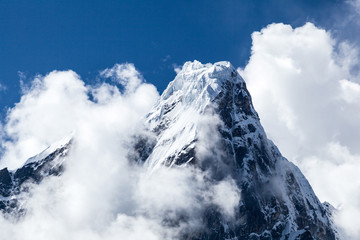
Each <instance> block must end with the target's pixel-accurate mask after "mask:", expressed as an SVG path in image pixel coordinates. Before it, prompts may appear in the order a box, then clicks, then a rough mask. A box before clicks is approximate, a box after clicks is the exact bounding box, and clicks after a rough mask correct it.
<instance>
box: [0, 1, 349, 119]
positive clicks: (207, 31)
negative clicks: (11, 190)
mask: <svg viewBox="0 0 360 240" xmlns="http://www.w3.org/2000/svg"><path fill="white" fill-rule="evenodd" d="M348 8H349V5H348V4H345V3H344V1H339V0H316V1H311V0H304V1H289V0H276V1H275V0H264V1H259V0H244V1H232V0H225V1H110V0H109V1H17V0H14V1H0V84H1V85H2V89H3V90H2V91H1V92H0V108H1V109H2V111H1V112H2V115H4V110H5V109H4V108H6V107H11V106H13V104H14V103H15V102H17V101H19V98H20V81H19V80H20V77H19V72H22V73H23V74H22V76H23V77H22V78H23V80H24V82H25V83H26V82H28V81H30V80H31V79H32V78H33V76H34V75H36V74H42V75H45V74H46V73H48V72H50V71H52V70H68V69H72V70H74V71H75V72H77V73H78V74H80V75H81V77H82V78H83V79H84V80H85V81H86V82H88V83H94V82H95V81H96V80H95V79H96V77H95V76H96V75H97V73H98V71H100V70H102V69H105V68H107V67H111V66H113V65H114V64H115V63H123V62H132V63H134V64H135V66H136V67H137V68H138V70H139V71H140V72H141V73H142V74H143V76H144V78H145V79H146V80H147V81H148V82H151V83H154V84H155V85H156V86H157V88H158V89H159V91H160V92H161V91H162V90H163V89H164V88H165V87H166V85H167V83H168V82H169V81H170V80H172V79H173V77H174V76H175V73H174V71H173V64H178V65H181V64H183V63H184V62H185V61H187V60H194V59H198V60H200V61H202V62H215V61H220V60H229V61H231V62H232V63H233V65H234V66H236V67H238V66H240V67H244V66H245V64H246V62H247V61H248V58H249V55H250V48H251V33H252V32H254V31H259V30H260V29H261V28H263V27H265V26H266V25H268V24H270V23H273V22H284V23H288V24H291V25H292V26H293V27H297V26H301V25H303V24H304V23H305V22H307V21H311V22H314V23H315V24H316V25H317V26H323V27H326V28H331V29H334V32H338V31H339V29H340V31H341V29H344V27H342V26H340V27H339V26H337V18H339V16H340V17H341V15H343V14H345V13H346V11H347V10H348ZM351 33H352V34H353V31H351ZM343 34H344V33H343V32H341V34H340V35H343ZM350 37H354V36H350Z"/></svg>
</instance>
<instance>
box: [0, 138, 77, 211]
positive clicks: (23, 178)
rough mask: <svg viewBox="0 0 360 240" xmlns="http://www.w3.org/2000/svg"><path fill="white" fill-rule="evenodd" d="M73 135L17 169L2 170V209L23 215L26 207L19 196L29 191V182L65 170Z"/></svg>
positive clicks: (0, 177)
mask: <svg viewBox="0 0 360 240" xmlns="http://www.w3.org/2000/svg"><path fill="white" fill-rule="evenodd" d="M71 140H72V137H71V136H70V137H65V138H63V139H62V140H61V141H59V142H57V143H54V144H53V145H51V146H49V147H48V148H46V149H45V150H44V151H42V152H41V153H39V154H38V155H36V156H34V157H31V158H29V159H28V160H27V161H26V162H25V164H24V165H23V166H22V167H21V168H18V169H16V170H11V171H9V170H8V169H7V168H4V169H2V170H0V210H1V211H3V212H4V213H7V214H15V215H21V214H24V213H25V209H23V208H22V206H21V199H19V198H18V197H17V196H18V195H19V194H20V193H21V192H26V191H28V188H27V184H28V183H37V184H40V183H41V181H42V180H43V179H44V178H45V177H48V176H58V175H60V174H61V173H62V172H63V171H64V166H63V161H64V160H65V156H66V155H67V153H68V151H69V148H70V145H71Z"/></svg>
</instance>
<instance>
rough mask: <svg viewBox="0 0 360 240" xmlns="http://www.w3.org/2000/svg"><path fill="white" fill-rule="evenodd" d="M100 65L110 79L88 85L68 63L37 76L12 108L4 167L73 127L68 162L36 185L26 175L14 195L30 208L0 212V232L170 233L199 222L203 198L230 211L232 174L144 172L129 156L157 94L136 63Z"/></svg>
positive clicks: (235, 195)
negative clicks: (24, 189) (25, 185)
mask: <svg viewBox="0 0 360 240" xmlns="http://www.w3.org/2000/svg"><path fill="white" fill-rule="evenodd" d="M100 75H101V77H104V78H111V79H112V80H113V81H114V83H115V85H112V84H108V83H102V84H100V85H97V86H88V85H86V84H85V83H84V82H83V81H82V80H81V78H80V77H79V76H78V75H77V74H76V73H75V72H73V71H62V72H60V71H54V72H51V73H49V74H48V75H46V76H37V77H36V78H35V79H34V80H33V82H32V84H31V86H30V87H28V88H26V89H24V90H23V91H24V93H23V96H22V98H21V101H20V102H19V103H17V104H16V105H15V107H14V108H13V109H11V110H10V111H9V112H8V116H7V121H6V123H5V125H4V126H3V128H2V138H1V139H2V146H3V155H2V159H1V166H2V167H4V166H7V167H9V168H10V169H15V168H17V167H20V166H21V165H22V164H23V163H24V162H25V161H26V159H27V158H29V157H31V156H33V155H35V154H37V153H39V152H41V151H42V150H43V149H44V148H46V147H47V146H48V145H50V144H52V143H54V142H56V141H57V140H59V139H61V138H63V137H64V136H66V135H69V134H70V133H71V132H74V131H75V133H74V137H73V138H74V139H73V144H72V147H71V149H70V152H69V154H68V156H67V158H66V162H65V164H66V165H65V167H66V171H65V172H64V173H63V174H62V175H61V176H60V177H49V178H46V179H45V180H44V181H43V182H42V183H41V184H40V185H31V184H30V189H31V190H30V192H29V193H24V194H22V195H21V196H20V202H21V204H23V207H25V209H27V213H26V215H25V216H24V217H22V218H20V219H16V218H12V217H11V216H6V215H5V216H3V215H1V216H0V232H1V236H2V237H3V238H7V239H19V240H20V239H21V240H24V239H44V240H45V239H54V240H56V239H91V240H93V239H94V240H97V239H105V240H108V239H144V236H146V239H174V238H176V237H177V236H178V235H179V234H181V233H182V231H184V230H186V231H189V230H198V229H200V228H201V227H202V226H203V225H202V224H203V223H202V221H201V216H202V214H203V212H204V211H205V210H206V208H208V207H209V206H216V207H217V208H218V209H220V210H222V212H223V215H224V218H227V219H231V218H233V217H234V209H235V207H236V206H237V204H238V203H239V200H240V192H239V191H238V188H237V187H236V184H235V183H234V182H233V181H232V180H231V179H225V180H223V181H218V182H212V181H210V180H209V177H208V176H207V173H206V172H200V171H198V170H196V169H193V168H191V167H178V168H176V167H175V168H166V167H160V168H159V169H157V170H156V171H154V172H153V173H152V174H149V172H148V171H147V169H145V168H144V167H142V165H137V164H135V163H131V162H129V161H128V157H127V156H128V155H129V151H130V150H129V148H128V147H127V146H128V143H129V142H131V141H132V140H133V136H135V135H139V134H142V133H143V131H144V129H143V125H142V124H143V117H144V116H145V114H147V113H148V112H149V110H150V108H151V107H152V106H153V105H154V103H155V101H157V100H158V98H159V94H158V92H157V91H156V88H155V87H154V86H153V85H150V84H146V83H144V81H143V77H142V76H141V74H140V73H139V72H138V71H137V70H136V69H135V67H134V65H133V64H128V63H126V64H116V65H115V66H114V67H113V68H110V69H106V70H104V71H102V72H101V74H100ZM117 84H121V86H120V88H118V87H117V86H118V85H117ZM224 194H226V195H227V196H228V198H226V199H225V198H224ZM229 200H230V202H229Z"/></svg>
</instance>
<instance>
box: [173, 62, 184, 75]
mask: <svg viewBox="0 0 360 240" xmlns="http://www.w3.org/2000/svg"><path fill="white" fill-rule="evenodd" d="M172 66H173V68H174V72H175V73H176V74H178V73H179V72H180V71H181V69H182V66H179V65H177V64H176V63H174V64H173V65H172Z"/></svg>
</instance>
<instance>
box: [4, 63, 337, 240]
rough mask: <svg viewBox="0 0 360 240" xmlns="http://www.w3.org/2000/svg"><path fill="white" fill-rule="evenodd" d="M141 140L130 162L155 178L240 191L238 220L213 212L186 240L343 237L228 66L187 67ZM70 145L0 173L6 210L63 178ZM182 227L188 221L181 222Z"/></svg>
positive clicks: (56, 147) (169, 89)
mask: <svg viewBox="0 0 360 240" xmlns="http://www.w3.org/2000/svg"><path fill="white" fill-rule="evenodd" d="M144 125H145V127H146V128H147V129H148V133H144V134H141V135H138V136H135V137H134V142H133V146H132V147H133V150H132V151H131V154H130V155H129V159H130V160H131V161H136V162H137V163H138V164H139V165H142V166H143V167H145V168H147V169H148V171H149V172H155V171H156V169H157V168H159V166H163V165H165V166H168V167H174V168H176V167H193V168H196V169H199V170H200V171H204V172H207V173H208V176H209V178H210V181H213V182H219V181H221V180H224V179H229V178H230V179H232V180H233V181H234V182H235V183H236V185H237V187H238V188H239V189H240V190H241V199H240V202H239V204H238V207H237V208H236V211H235V217H234V218H233V219H227V218H225V217H224V216H223V213H222V212H221V209H219V208H217V207H216V206H209V207H208V208H207V209H206V211H205V212H204V213H203V214H202V216H201V218H202V222H203V223H204V227H203V228H199V229H198V230H196V231H189V232H186V231H185V232H182V233H181V236H180V238H181V239H251V240H252V239H329V240H331V239H337V238H338V237H337V231H336V229H335V228H334V226H333V223H332V220H331V212H330V210H331V206H330V205H329V204H328V203H326V204H325V205H323V204H322V203H321V202H320V201H319V199H318V198H317V197H316V195H315V193H314V191H313V190H312V188H311V186H310V184H309V183H308V181H307V180H306V178H305V177H304V175H303V174H302V173H301V171H300V170H299V169H298V168H297V167H296V166H295V165H294V164H292V163H291V162H289V161H288V160H287V159H285V158H284V157H283V156H282V155H281V153H280V151H279V150H278V148H277V147H276V146H275V145H274V144H273V142H271V141H270V140H269V139H268V138H267V136H266V134H265V131H264V129H263V127H262V126H261V123H260V118H259V116H258V114H257V112H256V111H255V109H254V107H253V105H252V100H251V96H250V93H249V92H248V90H247V88H246V84H245V81H244V80H243V79H242V78H241V76H240V75H239V74H238V72H237V71H236V70H235V69H234V67H233V66H232V65H231V64H230V63H229V62H218V63H215V64H201V63H200V62H198V61H194V62H187V63H185V64H184V66H183V68H182V70H181V71H180V72H179V73H178V75H177V76H176V78H175V79H174V80H173V81H172V82H170V83H169V85H168V87H167V88H166V90H165V91H164V92H163V94H162V95H161V97H160V99H159V100H158V102H157V103H156V104H155V106H154V107H153V109H152V110H151V112H150V113H149V114H148V115H147V116H146V118H145V121H144ZM70 146H71V139H67V140H66V141H63V142H62V143H60V144H55V145H54V146H53V147H51V148H49V149H48V150H47V151H45V152H43V153H41V154H39V155H38V156H36V157H34V158H31V159H29V160H28V161H27V163H26V164H25V165H24V166H23V167H22V168H19V169H17V170H15V171H8V170H7V169H3V170H1V171H0V194H1V195H2V196H3V197H2V198H1V202H2V205H1V206H0V208H1V209H2V210H3V211H7V212H11V211H14V212H19V206H18V205H17V204H16V203H15V204H13V203H12V200H11V199H15V200H16V196H17V195H18V193H19V192H20V191H26V188H25V189H24V190H22V189H23V187H22V186H23V185H24V183H26V181H35V182H37V183H40V182H41V179H42V178H43V177H44V176H47V175H58V174H61V172H62V171H64V169H63V168H62V161H63V159H64V156H65V155H66V153H67V151H68V149H69V147H70ZM177 221H185V220H182V219H181V218H179V219H178V220H177Z"/></svg>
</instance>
